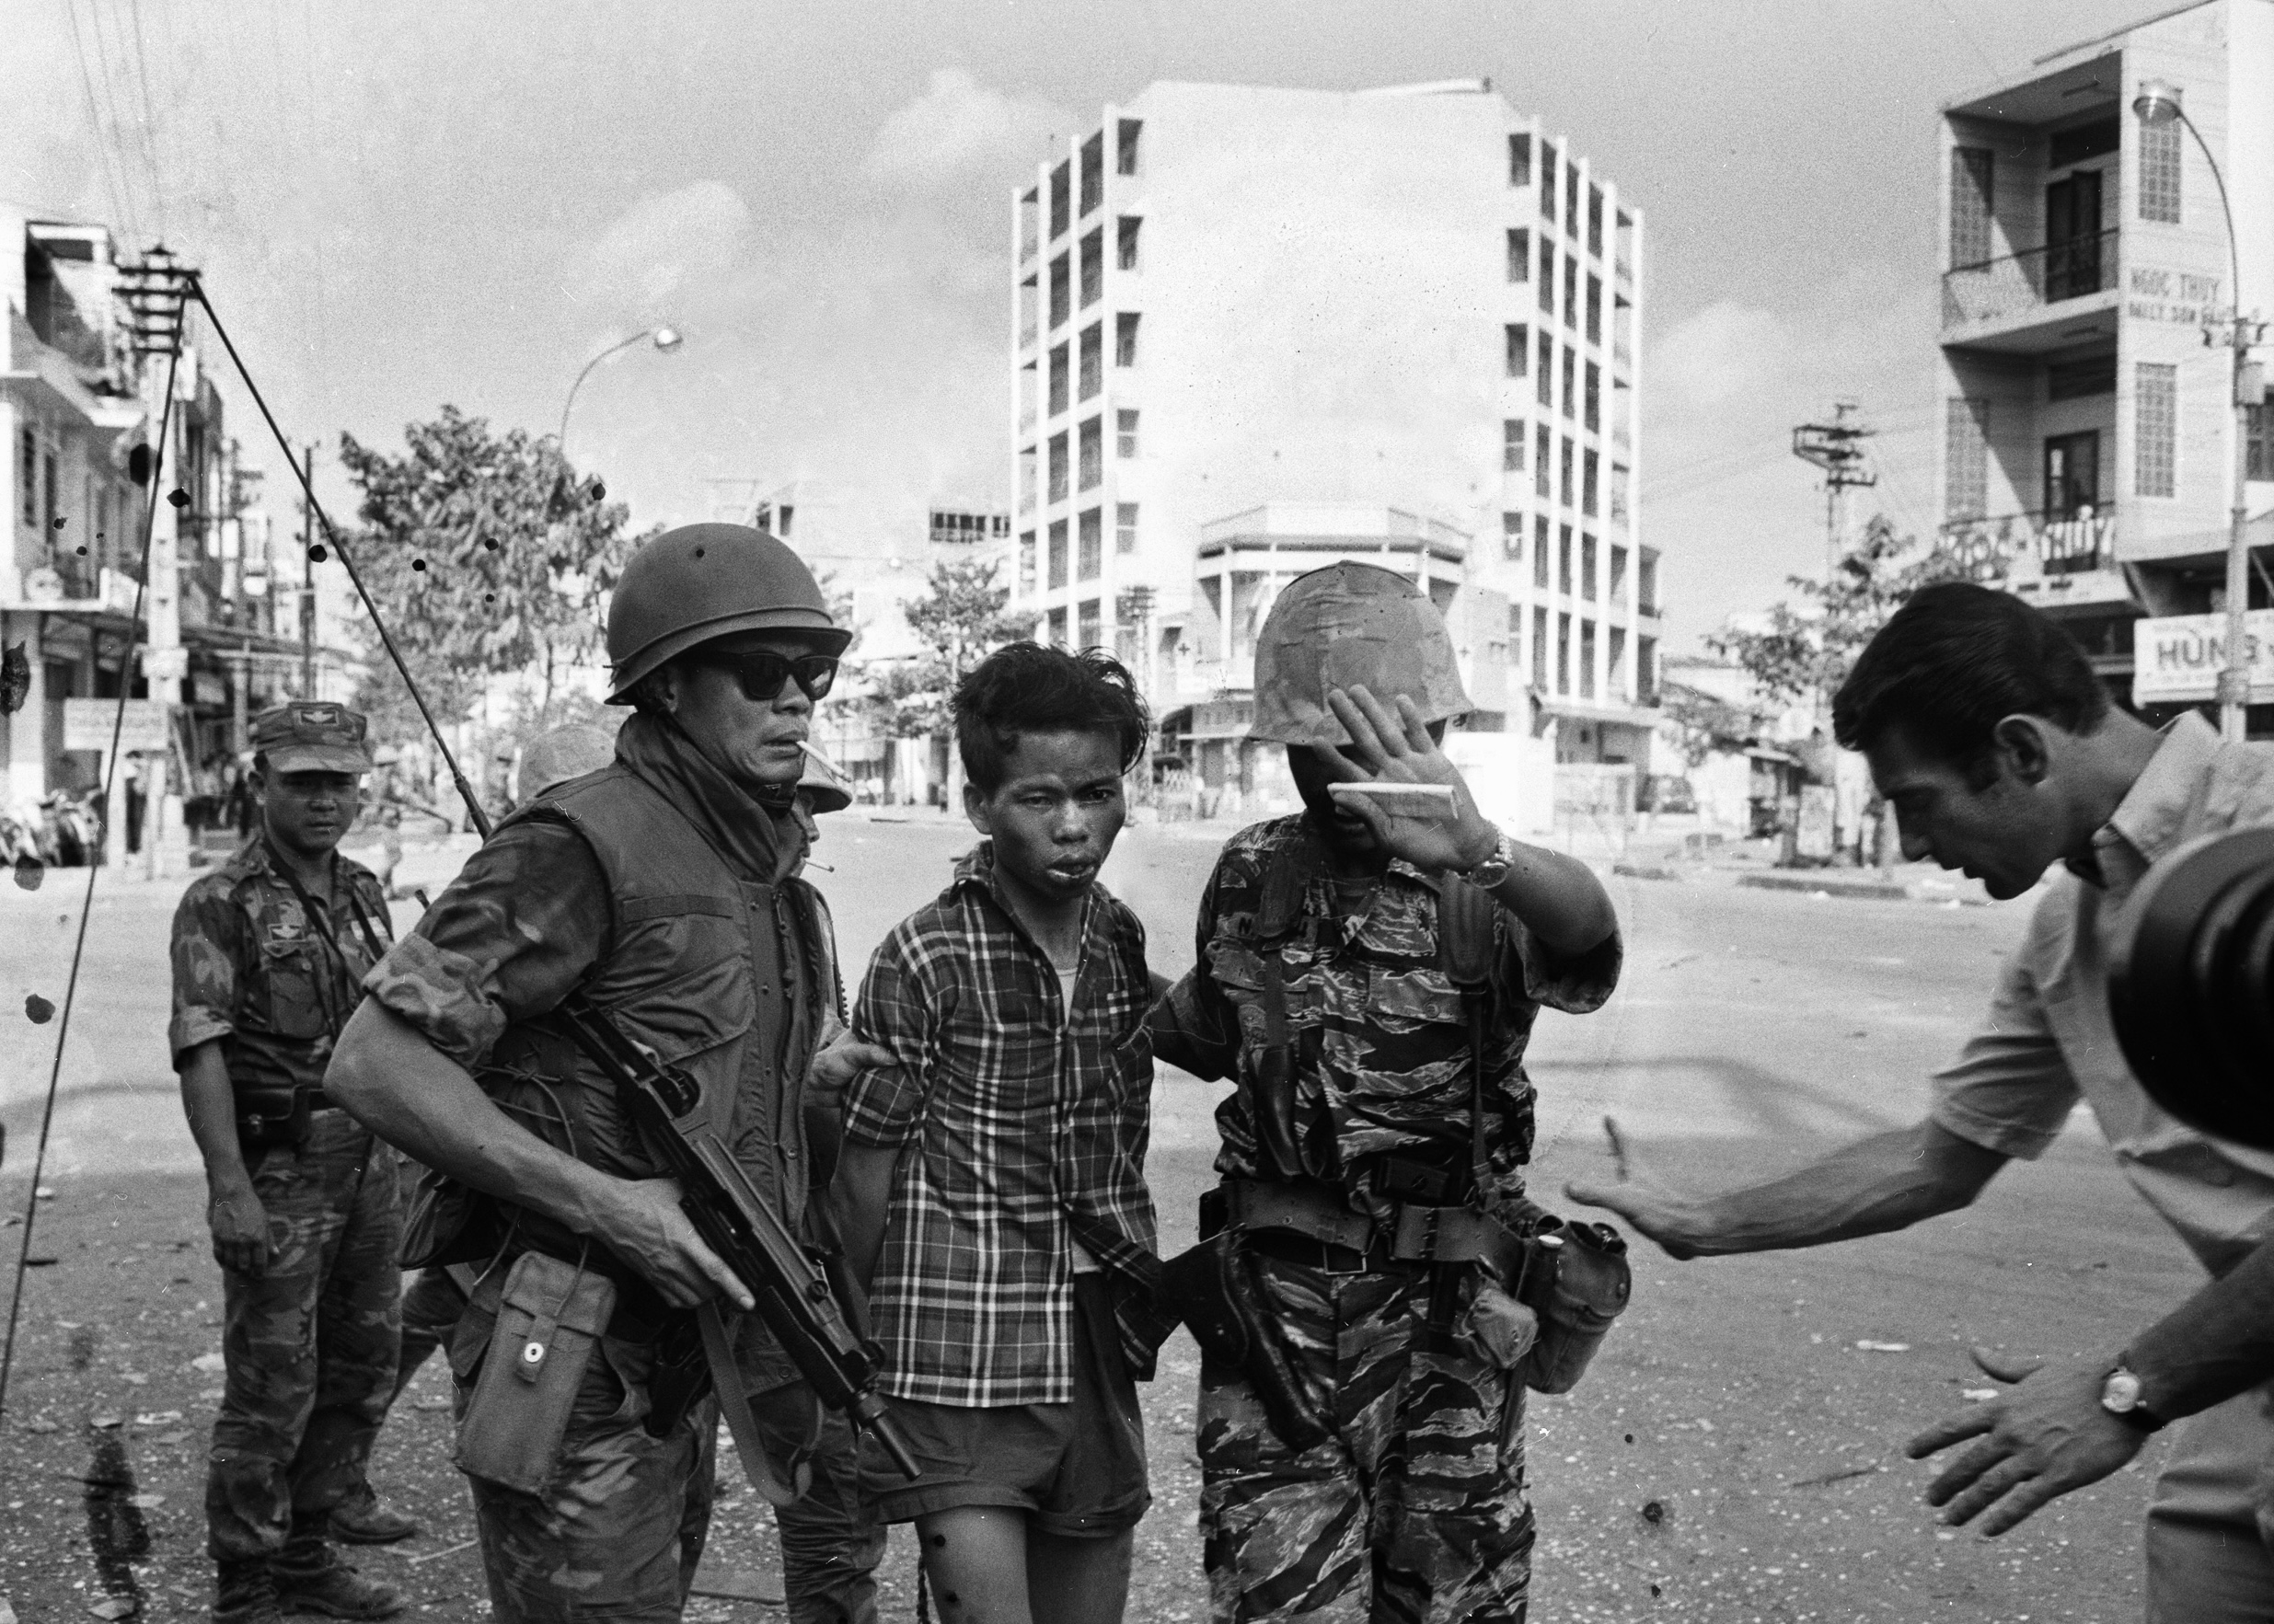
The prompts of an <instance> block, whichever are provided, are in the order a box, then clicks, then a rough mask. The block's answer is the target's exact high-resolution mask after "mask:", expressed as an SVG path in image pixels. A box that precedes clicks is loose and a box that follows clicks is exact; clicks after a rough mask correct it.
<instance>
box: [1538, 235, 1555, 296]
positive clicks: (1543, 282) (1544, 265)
mask: <svg viewBox="0 0 2274 1624" xmlns="http://www.w3.org/2000/svg"><path fill="white" fill-rule="evenodd" d="M1540 314H1541V315H1542V316H1553V315H1554V314H1555V244H1554V242H1553V240H1551V239H1550V237H1549V236H1548V234H1547V233H1546V232H1544V231H1543V232H1541V234H1540Z"/></svg>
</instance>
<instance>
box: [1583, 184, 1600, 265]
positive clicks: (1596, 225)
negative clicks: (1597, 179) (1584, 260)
mask: <svg viewBox="0 0 2274 1624" xmlns="http://www.w3.org/2000/svg"><path fill="white" fill-rule="evenodd" d="M1587 252H1588V253H1589V254H1591V255H1593V256H1594V257H1595V258H1596V259H1601V258H1602V257H1603V189H1602V188H1601V187H1599V186H1590V187H1588V188H1587Z"/></svg>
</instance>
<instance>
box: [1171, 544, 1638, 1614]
mask: <svg viewBox="0 0 2274 1624" xmlns="http://www.w3.org/2000/svg"><path fill="white" fill-rule="evenodd" d="M1469 708H1470V707H1469V703H1468V699H1467V697H1466V696H1465V695H1464V694H1463V693H1462V691H1461V688H1460V678H1459V676H1458V674H1457V673H1456V670H1455V668H1454V664H1453V657H1452V649H1451V646H1450V643H1449V639H1447V637H1446V634H1445V630H1444V628H1443V624H1442V622H1441V621H1439V619H1438V618H1437V612H1436V610H1435V609H1434V608H1432V607H1431V606H1430V605H1429V602H1428V600H1427V599H1426V597H1423V596H1422V595H1421V594H1420V593H1418V592H1417V591H1416V590H1415V589H1414V586H1413V585H1412V584H1411V583H1410V582H1406V581H1405V580H1404V579H1402V577H1399V576H1395V575H1391V573H1389V572H1388V571H1386V570H1378V569H1374V568H1372V567H1370V566H1367V565H1361V564H1337V565H1333V566H1330V567H1329V568H1327V569H1325V570H1316V571H1313V572H1312V573H1310V574H1309V575H1307V576H1304V577H1302V578H1300V579H1299V580H1298V581H1296V582H1292V583H1291V584H1289V586H1288V587H1287V589H1286V590H1285V592H1283V593H1281V595H1280V597H1279V599H1278V602H1277V603H1276V605H1275V606H1274V608H1273V610H1272V613H1271V616H1270V618H1269V620H1268V621H1267V622H1266V624H1265V626H1264V631H1263V634H1262V637H1261V639H1260V642H1259V646H1258V652H1257V657H1256V720H1255V725H1254V729H1253V732H1252V735H1251V736H1252V737H1256V738H1261V739H1267V740H1271V741H1274V742H1277V743H1286V744H1287V758H1288V763H1289V766H1290V767H1291V768H1292V770H1293V773H1294V777H1295V780H1296V784H1297V787H1298V788H1299V789H1300V791H1301V793H1302V798H1303V802H1304V806H1305V811H1304V812H1303V813H1302V814H1301V815H1299V816H1297V817H1289V818H1281V819H1278V820H1276V821H1274V822H1270V823H1265V824H1256V825H1254V826H1252V827H1251V828H1248V829H1245V830H1242V831H1241V833H1240V834H1238V835H1234V836H1233V837H1232V839H1231V840H1230V841H1229V842H1228V843H1227V845H1226V847H1225V848H1224V851H1223V853H1222V855H1221V857H1220V858H1218V863H1217V867H1216V870H1215V872H1214V874H1213V875H1212V876H1211V878H1210V879H1209V881H1208V884H1207V887H1206V892H1205V893H1204V894H1203V897H1202V900H1201V904H1200V916H1199V924H1198V933H1197V939H1198V949H1199V958H1198V962H1197V964H1195V967H1194V969H1193V970H1192V971H1191V973H1188V974H1187V975H1186V976H1185V977H1184V978H1183V980H1182V981H1181V982H1179V983H1178V984H1177V985H1175V986H1174V987H1173V988H1172V989H1171V990H1170V992H1169V993H1168V994H1167V995H1166V996H1165V997H1164V998H1163V999H1162V1000H1161V1002H1160V1004H1159V1005H1158V1006H1157V1007H1156V1008H1155V1011H1154V1015H1153V1019H1152V1026H1153V1033H1154V1045H1155V1053H1156V1054H1157V1056H1158V1057H1159V1058H1160V1059H1161V1060H1164V1061H1168V1062H1171V1063H1172V1064H1175V1065H1181V1066H1183V1067H1184V1068H1186V1069H1187V1070H1190V1071H1193V1072H1195V1073H1197V1074H1198V1075H1199V1076H1201V1077H1232V1078H1234V1079H1235V1080H1236V1081H1237V1083H1238V1085H1239V1087H1238V1089H1237V1091H1236V1092H1235V1093H1234V1094H1232V1095H1231V1096H1230V1098H1229V1099H1228V1100H1226V1101H1225V1102H1224V1104H1223V1105H1222V1107H1221V1108H1219V1110H1218V1128H1219V1130H1220V1132H1221V1134H1222V1140H1223V1147H1222V1151H1221V1153H1220V1155H1219V1156H1218V1158H1217V1164H1216V1165H1217V1170H1218V1172H1219V1173H1220V1174H1221V1175H1222V1176H1223V1179H1224V1185H1223V1187H1222V1189H1221V1190H1220V1191H1219V1192H1215V1194H1214V1195H1213V1197H1212V1200H1213V1201H1214V1202H1215V1203H1217V1204H1219V1205H1217V1206H1215V1207H1213V1208H1212V1207H1211V1205H1210V1203H1209V1202H1208V1201H1204V1204H1203V1212H1204V1225H1203V1230H1204V1234H1205V1233H1207V1232H1208V1231H1209V1230H1210V1229H1211V1228H1213V1227H1215V1226H1216V1225H1217V1224H1218V1223H1219V1222H1222V1223H1229V1226H1230V1227H1231V1228H1232V1230H1233V1232H1234V1238H1235V1239H1236V1240H1237V1243H1238V1254H1237V1255H1239V1256H1241V1257H1244V1258H1245V1259H1247V1260H1249V1261H1246V1262H1245V1263H1244V1264H1243V1265H1242V1266H1244V1267H1246V1268H1248V1269H1250V1270H1252V1273H1251V1274H1250V1276H1249V1278H1250V1279H1251V1280H1252V1283H1253V1285H1254V1288H1255V1290H1254V1300H1255V1302H1256V1303H1257V1305H1258V1308H1257V1312H1256V1316H1255V1323H1252V1324H1251V1325H1250V1326H1249V1333H1250V1335H1251V1337H1262V1338H1267V1339H1268V1340H1269V1341H1270V1342H1271V1343H1272V1344H1274V1346H1275V1348H1276V1352H1277V1353H1280V1354H1282V1355H1284V1364H1283V1365H1282V1369H1283V1370H1284V1371H1285V1372H1286V1375H1287V1384H1286V1385H1287V1387H1288V1388H1291V1389H1292V1392H1291V1395H1290V1396H1288V1397H1287V1398H1283V1399H1280V1401H1279V1403H1278V1406H1277V1407H1276V1408H1274V1407H1273V1405H1274V1399H1275V1395H1274V1394H1273V1393H1272V1392H1270V1391H1268V1390H1265V1388H1259V1386H1258V1385H1257V1383H1256V1381H1255V1380H1254V1379H1252V1376H1251V1374H1250V1373H1251V1371H1252V1369H1253V1368H1254V1366H1253V1365H1248V1366H1245V1367H1241V1368H1235V1367H1233V1366H1232V1365H1229V1363H1228V1362H1227V1361H1226V1360H1225V1359H1223V1358H1221V1357H1219V1356H1218V1355H1217V1354H1216V1353H1215V1352H1214V1351H1213V1350H1212V1349H1211V1351H1210V1352H1209V1353H1208V1355H1207V1357H1206V1358H1205V1359H1204V1362H1203V1368H1202V1373H1201V1397H1200V1411H1199V1418H1198V1445H1199V1453H1200V1459H1201V1466H1202V1470H1203V1474H1204V1487H1203V1492H1202V1499H1201V1527H1202V1532H1203V1535H1204V1538H1205V1541H1206V1565H1207V1571H1208V1576H1209V1583H1210V1588H1211V1592H1212V1595H1213V1600H1214V1611H1215V1616H1216V1618H1218V1619H1220V1620H1227V1621H1229V1620H1232V1619H1240V1620H1260V1619H1297V1618H1299V1619H1307V1620H1316V1621H1320V1624H1326V1621H1335V1624H1342V1621H1357V1620H1370V1621H1373V1624H1389V1621H1391V1620H1396V1621H1398V1624H1407V1621H1413V1624H1418V1621H1420V1620H1429V1621H1430V1624H1438V1621H1444V1624H1452V1621H1455V1620H1460V1621H1464V1624H1517V1621H1520V1620H1521V1619H1522V1618H1524V1614H1525V1607H1526V1596H1527V1593H1528V1590H1529V1580H1530V1551H1531V1546H1532V1539H1533V1527H1532V1515H1531V1509H1530V1505H1529V1500H1528V1497H1527V1494H1526V1490H1525V1479H1524V1452H1523V1438H1522V1431H1521V1426H1522V1418H1523V1403H1524V1391H1523V1379H1524V1377H1523V1374H1522V1361H1523V1356H1524V1354H1525V1353H1526V1351H1527V1348H1528V1346H1529V1342H1530V1341H1531V1339H1532V1337H1533V1335H1534V1334H1535V1322H1534V1321H1533V1319H1532V1317H1531V1315H1530V1312H1529V1310H1528V1309H1527V1308H1525V1307H1522V1306H1521V1305H1520V1304H1518V1303H1517V1302H1515V1301H1514V1300H1513V1299H1512V1298H1511V1297H1510V1296H1508V1294H1507V1293H1506V1291H1503V1290H1502V1289H1500V1287H1499V1286H1498V1285H1497V1284H1495V1283H1494V1282H1493V1280H1492V1279H1490V1278H1488V1277H1486V1276H1484V1275H1483V1273H1482V1271H1481V1270H1480V1268H1479V1267H1478V1265H1477V1264H1476V1263H1474V1262H1472V1261H1426V1258H1429V1257H1434V1258H1437V1259H1442V1258H1445V1257H1447V1256H1448V1255H1449V1254H1448V1253H1447V1252H1443V1251H1439V1252H1435V1253H1429V1254H1425V1261H1410V1258H1409V1253H1410V1252H1411V1251H1412V1250H1414V1249H1412V1248H1409V1247H1408V1246H1406V1244H1405V1242H1404V1239H1403V1235H1404V1226H1402V1223H1401V1213H1402V1211H1403V1212H1405V1213H1418V1214H1419V1215H1423V1216H1426V1217H1429V1218H1431V1219H1432V1220H1434V1219H1436V1218H1437V1217H1438V1216H1439V1215H1443V1214H1447V1213H1450V1212H1453V1211H1454V1210H1455V1209H1457V1208H1460V1207H1466V1208H1468V1209H1470V1210H1472V1211H1476V1212H1481V1213H1483V1214H1488V1215H1493V1216H1495V1217H1498V1218H1501V1219H1502V1220H1504V1221H1505V1222H1506V1223H1507V1224H1508V1225H1509V1226H1510V1227H1513V1228H1517V1229H1518V1230H1525V1229H1527V1228H1528V1227H1530V1226H1531V1225H1532V1224H1533V1223H1534V1222H1535V1221H1536V1218H1537V1216H1538V1209H1535V1208H1531V1207H1529V1204H1528V1203H1526V1202H1525V1200H1524V1195H1523V1190H1524V1184H1523V1175H1522V1170H1521V1169H1522V1167H1523V1164H1524V1162H1525V1161H1526V1159H1527V1158H1528V1157H1529V1151H1530V1146H1531V1138H1532V1089H1531V1085H1530V1083H1529V1080H1528V1079H1527V1077H1525V1074H1524V1068H1523V1054H1524V1048H1525V1044H1526V1042H1527V1040H1528V1038H1529V1033H1530V1030H1531V1026H1532V1021H1533V1018H1534V1016H1535V1014H1536V1012H1537V1010H1538V1008H1539V1007H1540V1006H1541V1005H1542V1004H1545V1005H1547V1006H1549V1007H1551V1008H1560V1009H1565V1010H1570V1011H1573V1012H1575V1013H1576V1012H1584V1011H1587V1010H1591V1009H1593V1008H1597V1007H1598V1006H1599V1005H1600V1004H1601V1003H1602V1002H1603V1000H1604V999H1605V998H1606V997H1607V996H1609V995H1610V991H1611V989H1612V986H1613V985H1614V984H1615V982H1616V979H1617V975H1618V969H1619V962H1620V954H1621V949H1620V943H1619V937H1618V931H1617V921H1616V919H1615V917H1614V916H1613V915H1612V913H1611V909H1610V900H1609V898H1608V897H1607V896H1606V895H1605V893H1604V892H1603V889H1602V887H1601V885H1600V884H1599V882H1598V881H1596V879H1595V878H1594V876H1593V875H1592V874H1591V873H1590V872H1589V871H1588V870H1587V868H1586V867H1585V866H1584V865H1582V864H1580V863H1577V862H1575V861H1573V860H1572V859H1571V858H1566V857H1562V856H1559V855H1557V854H1554V853H1551V852H1547V851H1542V850H1540V849H1538V848H1535V847H1527V846H1519V845H1517V844H1516V843H1514V842H1513V841H1510V840H1509V839H1508V838H1507V837H1506V836H1505V835H1501V834H1500V832H1499V831H1498V830H1496V829H1495V828H1494V826H1493V825H1492V824H1489V823H1487V822H1486V821H1485V820H1484V819H1483V817H1482V816H1480V815H1479V813H1478V812H1477V810H1476V806H1475V803H1474V801H1473V800H1472V799H1471V797H1470V795H1469V793H1468V790H1467V788H1466V786H1465V785H1464V784H1463V783H1462V780H1461V777H1460V773H1459V771H1458V770H1457V769H1455V767H1454V766H1452V764H1451V763H1450V762H1449V761H1448V760H1447V759H1446V757H1445V756H1444V754H1442V752H1441V751H1440V750H1439V748H1438V743H1437V741H1438V739H1439V737H1440V736H1441V733H1442V729H1443V724H1444V721H1445V720H1446V719H1447V718H1449V717H1451V716H1453V715H1457V714H1460V713H1461V712H1465V711H1466V710H1468V709H1469ZM1372 779H1385V780H1391V781H1394V782H1403V783H1421V784H1426V785H1439V786H1446V787H1449V789H1451V791H1452V795H1451V797H1450V801H1449V807H1443V808H1442V810H1441V811H1440V813H1439V815H1437V816H1435V817H1425V816H1419V815H1411V813H1410V809H1413V808H1414V807H1415V806H1416V804H1417V802H1416V800H1414V799H1408V800H1404V801H1398V800H1391V799H1390V798H1389V797H1388V796H1387V795H1384V796H1381V797H1378V798H1368V797H1365V796H1362V795H1349V796H1347V797H1345V798H1340V799H1338V798H1337V797H1335V796H1333V794H1331V793H1330V792H1329V790H1328V789H1327V786H1328V785H1329V784H1330V783H1333V782H1336V781H1352V782H1365V781H1367V780H1372ZM1401 812H1405V813H1407V814H1408V815H1400V814H1401ZM1458 887H1473V888H1476V894H1477V895H1478V896H1479V897H1480V898H1489V899H1490V904H1496V905H1487V904H1485V903H1483V901H1481V900H1480V901H1476V902H1470V903H1463V904H1462V905H1461V910H1458V911H1466V912H1468V913H1470V915H1471V916H1472V918H1474V919H1478V920H1481V921H1485V922H1486V923H1484V924H1483V925H1482V926H1481V927H1477V928H1476V930H1475V932H1474V933H1475V934H1476V935H1477V936H1479V938H1480V939H1482V940H1483V942H1484V943H1485V945H1486V946H1487V947H1488V950H1489V951H1488V953H1487V954H1483V955H1481V957H1482V958H1483V964H1484V972H1483V976H1482V991H1481V993H1479V994H1476V995H1472V994H1470V993H1466V992H1464V991H1463V990H1462V989H1461V987H1460V986H1458V985H1455V983H1454V981H1453V980H1452V979H1451V978H1450V976H1449V972H1448V969H1447V965H1446V954H1445V948H1446V942H1445V940H1444V937H1445V936H1446V935H1447V934H1448V933H1449V929H1450V927H1449V913H1450V912H1452V911H1456V910H1452V908H1451V904H1453V902H1454V901H1455V900H1456V899H1455V898H1454V897H1453V896H1451V895H1450V894H1449V890H1450V888H1458ZM1471 996H1481V997H1482V999H1483V1002H1482V1004H1481V1006H1479V1007H1478V1008H1477V1010H1476V1016H1475V1019H1474V1020H1473V1021H1472V1008H1471V1006H1470V1005H1469V1004H1468V1002H1467V999H1468V998H1469V997H1471ZM1476 1049H1481V1050H1482V1056H1481V1058H1482V1062H1483V1077H1481V1078H1478V1077H1476V1074H1475V1070H1474V1067H1475V1065H1476V1062H1477V1058H1478V1056H1477V1055H1476V1054H1474V1053H1473V1051H1474V1050H1476ZM1480 1105H1481V1107H1482V1111H1481V1116H1482V1122H1481V1131H1478V1132H1476V1133H1473V1134H1472V1115H1473V1114H1477V1113H1476V1112H1475V1111H1474V1108H1475V1107H1477V1106H1480ZM1429 1233H1430V1236H1431V1244H1432V1245H1434V1244H1435V1236H1436V1234H1437V1226H1436V1224H1435V1223H1434V1222H1433V1223H1432V1224H1431V1226H1430V1227H1429ZM1448 1288H1449V1290H1450V1293H1451V1295H1450V1296H1448V1295H1447V1293H1448ZM1448 1302H1449V1303H1450V1305H1451V1307H1450V1308H1448V1307H1447V1304H1448ZM1195 1330H1199V1324H1198V1321H1197V1320H1195ZM1204 1345H1205V1344H1204ZM1290 1410H1292V1411H1302V1412H1304V1415H1303V1419H1304V1420H1305V1421H1306V1423H1307V1427H1308V1429H1309V1430H1308V1432H1307V1434H1306V1435H1300V1436H1298V1437H1297V1438H1296V1439H1295V1440H1294V1441H1290V1440H1289V1439H1288V1438H1287V1437H1286V1436H1283V1435H1282V1433H1281V1431H1280V1430H1279V1429H1278V1428H1276V1426H1275V1424H1274V1422H1275V1421H1276V1420H1278V1419H1279V1418H1281V1417H1283V1416H1286V1415H1287V1414H1288V1413H1289V1411H1290ZM1289 1424H1290V1425H1291V1423H1289Z"/></svg>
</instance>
